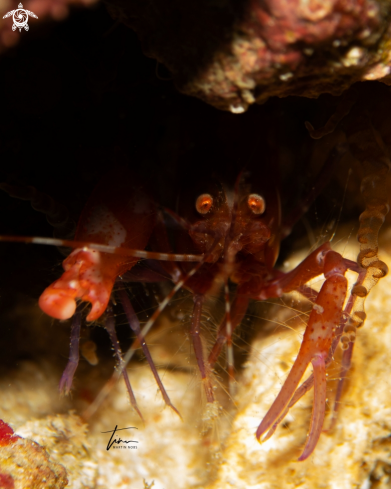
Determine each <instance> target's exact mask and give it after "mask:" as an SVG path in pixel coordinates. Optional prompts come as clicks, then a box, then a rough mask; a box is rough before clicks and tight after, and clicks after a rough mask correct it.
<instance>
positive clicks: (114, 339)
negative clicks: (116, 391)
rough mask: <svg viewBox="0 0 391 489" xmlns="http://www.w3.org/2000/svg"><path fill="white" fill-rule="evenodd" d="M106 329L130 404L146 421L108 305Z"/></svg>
mask: <svg viewBox="0 0 391 489" xmlns="http://www.w3.org/2000/svg"><path fill="white" fill-rule="evenodd" d="M105 328H106V331H107V332H108V333H109V336H110V340H111V344H112V345H113V348H114V352H115V356H116V357H117V360H118V368H119V369H120V370H121V372H122V377H123V378H124V381H125V385H126V389H127V391H128V394H129V399H130V404H131V405H132V407H133V409H134V410H135V411H136V413H137V414H138V415H139V416H140V418H141V419H142V420H143V421H144V418H143V416H142V414H141V411H140V409H139V408H138V405H137V401H136V398H135V396H134V393H133V389H132V386H131V385H130V380H129V377H128V372H127V371H126V368H124V365H123V363H124V361H123V358H122V352H121V348H120V346H119V342H118V338H117V333H116V331H115V323H114V314H113V308H112V307H111V305H110V306H108V308H107V317H106V324H105Z"/></svg>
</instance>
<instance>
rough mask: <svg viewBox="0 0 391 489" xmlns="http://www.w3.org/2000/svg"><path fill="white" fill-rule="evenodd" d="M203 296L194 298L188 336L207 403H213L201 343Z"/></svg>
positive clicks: (208, 369)
mask: <svg viewBox="0 0 391 489" xmlns="http://www.w3.org/2000/svg"><path fill="white" fill-rule="evenodd" d="M203 303H204V296H203V295H195V296H194V308H193V318H192V321H191V330H190V335H191V337H192V340H193V347H194V353H195V356H196V360H197V365H198V369H199V371H200V374H201V380H202V384H203V386H204V389H205V395H206V400H207V402H214V394H213V385H212V381H211V369H210V366H209V363H208V362H205V360H204V348H203V346H202V341H201V336H200V335H201V315H202V305H203Z"/></svg>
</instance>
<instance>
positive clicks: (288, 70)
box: [107, 0, 391, 113]
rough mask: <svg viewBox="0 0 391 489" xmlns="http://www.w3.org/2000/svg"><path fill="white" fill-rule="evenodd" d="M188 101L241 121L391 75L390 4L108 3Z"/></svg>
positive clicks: (306, 0) (273, 0)
mask: <svg viewBox="0 0 391 489" xmlns="http://www.w3.org/2000/svg"><path fill="white" fill-rule="evenodd" d="M107 4H108V8H109V11H110V13H111V15H112V16H113V17H114V18H116V19H118V20H120V21H121V22H123V23H125V24H126V25H128V26H129V27H131V28H132V29H134V30H135V31H136V32H137V34H138V36H139V38H140V40H141V42H142V45H143V50H144V52H145V54H146V55H148V56H151V57H153V58H156V59H157V61H158V62H159V63H163V64H164V65H165V66H166V67H167V68H168V69H169V70H170V71H171V73H172V76H173V78H174V81H175V83H176V85H177V87H178V88H179V90H181V91H182V92H184V93H186V94H188V95H192V96H196V97H199V98H201V99H202V100H204V101H205V102H207V103H209V104H211V105H214V106H215V107H217V108H219V109H223V110H230V111H231V112H234V113H240V112H243V111H245V110H246V109H247V107H248V106H249V105H250V104H252V103H254V102H258V103H262V102H264V101H266V100H267V99H268V98H269V97H271V96H273V95H276V96H280V97H285V96H288V95H299V96H305V97H318V96H319V95H320V94H321V93H324V92H329V93H332V94H334V95H339V94H341V93H342V91H343V90H345V89H346V88H348V87H349V86H350V85H351V84H352V83H354V82H357V81H361V80H378V79H384V78H385V77H387V75H389V73H390V67H389V65H390V58H391V53H390V33H391V28H390V25H389V20H390V14H391V4H390V2H388V1H386V0H360V1H357V0H347V1H345V0H290V1H286V0H262V1H261V0H248V1H246V2H236V1H234V0H221V1H220V2H212V1H211V0H188V1H186V2H177V1H175V0H150V1H148V2H128V1H126V0H107Z"/></svg>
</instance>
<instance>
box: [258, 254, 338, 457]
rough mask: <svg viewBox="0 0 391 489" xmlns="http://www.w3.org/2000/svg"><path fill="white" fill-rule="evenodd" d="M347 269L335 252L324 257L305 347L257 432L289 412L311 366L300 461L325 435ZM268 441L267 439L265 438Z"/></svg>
mask: <svg viewBox="0 0 391 489" xmlns="http://www.w3.org/2000/svg"><path fill="white" fill-rule="evenodd" d="M346 270H347V265H346V263H345V261H344V259H343V258H342V257H341V255H339V254H338V253H336V252H334V251H328V252H327V253H326V254H325V257H324V275H325V277H326V281H325V283H324V284H323V286H322V288H321V290H320V292H319V295H318V297H317V300H316V303H315V305H314V307H313V309H312V312H311V315H310V318H309V321H308V325H307V328H306V330H305V333H304V338H303V343H302V345H301V348H300V351H299V354H298V356H297V358H296V361H295V363H294V365H293V367H292V370H291V371H290V373H289V375H288V377H287V379H286V381H285V383H284V385H283V387H282V389H281V391H280V393H279V394H278V396H277V398H276V400H275V401H274V403H273V404H272V406H271V408H270V409H269V411H268V412H267V414H266V416H265V417H264V419H263V420H262V422H261V424H260V425H259V427H258V429H257V433H256V436H257V439H258V441H260V442H261V441H264V440H261V439H262V436H263V435H264V434H265V433H267V432H268V431H269V430H270V429H273V425H274V424H275V422H276V421H277V420H279V419H280V418H281V417H282V415H285V414H286V413H287V412H288V406H289V402H290V401H291V399H292V397H293V396H294V394H295V391H296V389H297V387H298V385H299V383H300V381H301V379H302V377H303V375H304V373H305V371H306V369H307V367H308V365H309V364H310V363H312V366H313V369H314V406H313V410H312V416H311V427H310V433H309V436H308V439H307V443H306V445H305V448H304V451H303V453H302V454H301V456H300V458H299V460H300V461H302V460H305V459H306V458H308V457H309V456H310V455H311V453H312V452H313V450H314V449H315V447H316V444H317V442H318V440H319V437H320V434H321V432H322V427H323V421H324V415H325V403H326V368H325V359H326V358H327V355H328V352H329V349H330V347H331V344H332V341H333V338H334V335H335V330H336V329H337V327H338V325H339V323H340V320H341V315H342V311H343V304H344V300H345V297H346V292H347V279H346V277H345V272H346ZM266 438H268V437H267V436H266Z"/></svg>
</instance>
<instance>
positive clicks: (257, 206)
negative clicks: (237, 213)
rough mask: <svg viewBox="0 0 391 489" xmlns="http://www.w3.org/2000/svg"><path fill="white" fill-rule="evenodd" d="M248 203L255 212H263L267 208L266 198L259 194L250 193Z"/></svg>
mask: <svg viewBox="0 0 391 489" xmlns="http://www.w3.org/2000/svg"><path fill="white" fill-rule="evenodd" d="M247 205H248V207H249V209H250V211H251V212H252V213H253V214H263V213H264V212H265V209H266V203H265V199H264V198H263V197H261V196H260V195H258V194H251V195H249V197H248V199H247Z"/></svg>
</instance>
